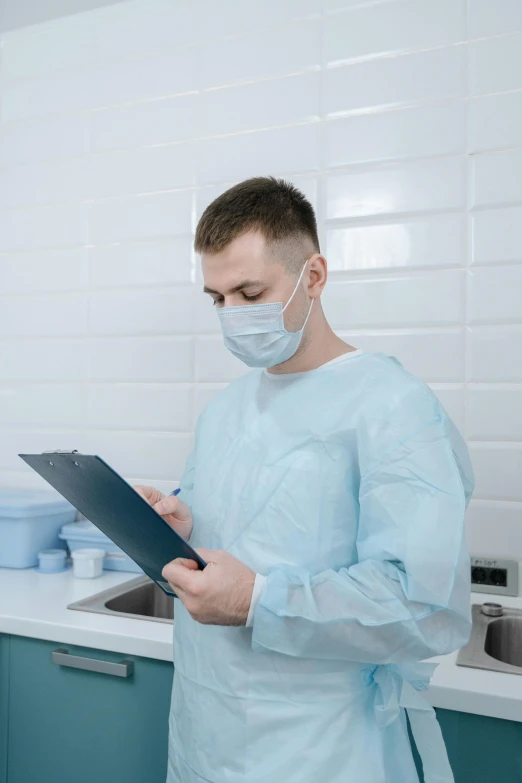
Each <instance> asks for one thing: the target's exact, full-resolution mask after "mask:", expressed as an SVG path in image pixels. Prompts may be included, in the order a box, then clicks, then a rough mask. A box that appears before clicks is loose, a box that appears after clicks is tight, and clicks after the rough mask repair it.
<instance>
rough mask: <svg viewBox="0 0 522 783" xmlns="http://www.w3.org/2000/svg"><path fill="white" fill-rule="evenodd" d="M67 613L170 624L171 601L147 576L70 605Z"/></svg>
mask: <svg viewBox="0 0 522 783" xmlns="http://www.w3.org/2000/svg"><path fill="white" fill-rule="evenodd" d="M67 609H75V610H78V611H80V612H95V613H97V614H109V615H113V616H115V617H134V618H136V619H138V620H154V621H156V622H160V623H172V622H173V619H174V598H172V597H170V596H168V595H166V594H165V593H164V592H163V590H161V589H160V588H159V587H158V586H157V584H156V583H155V582H153V581H152V580H151V579H149V577H148V576H139V577H138V578H137V579H132V580H130V581H129V582H124V583H123V584H121V585H118V586H117V587H112V588H110V589H109V590H104V591H103V592H101V593H96V595H92V596H91V597H90V598H83V599H82V600H81V601H76V602H75V603H73V604H69V606H68V607H67Z"/></svg>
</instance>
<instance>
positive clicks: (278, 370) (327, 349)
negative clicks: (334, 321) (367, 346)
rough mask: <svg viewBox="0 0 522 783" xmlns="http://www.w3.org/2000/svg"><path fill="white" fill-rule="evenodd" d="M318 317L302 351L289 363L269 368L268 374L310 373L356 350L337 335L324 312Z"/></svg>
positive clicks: (289, 360)
mask: <svg viewBox="0 0 522 783" xmlns="http://www.w3.org/2000/svg"><path fill="white" fill-rule="evenodd" d="M318 315H319V318H318V319H317V323H314V324H311V326H313V328H312V329H311V330H310V332H311V334H310V336H309V337H308V341H307V342H306V343H305V344H304V345H303V349H302V351H297V353H296V354H295V356H292V357H291V358H290V359H288V361H286V362H283V363H282V364H278V365H276V366H275V367H271V368H269V370H268V372H270V373H274V374H275V375H281V374H287V373H294V372H309V371H310V370H316V369H317V368H318V367H321V365H323V364H326V363H327V362H331V361H332V359H337V357H338V356H342V355H343V354H345V353H351V352H352V351H355V350H356V348H354V347H353V346H352V345H348V343H345V342H344V340H341V338H340V337H338V336H337V335H336V334H335V332H334V331H333V330H332V328H331V327H330V324H329V323H328V321H327V320H326V318H325V317H324V314H323V312H322V311H321V312H320V314H318Z"/></svg>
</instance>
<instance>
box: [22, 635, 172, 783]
mask: <svg viewBox="0 0 522 783" xmlns="http://www.w3.org/2000/svg"><path fill="white" fill-rule="evenodd" d="M58 648H65V649H67V650H68V652H69V654H70V655H71V656H82V657H88V658H95V659H98V660H103V661H112V662H121V661H122V660H124V659H125V660H132V661H133V662H134V671H133V674H132V675H131V676H130V677H128V678H123V677H119V676H114V675H111V674H102V673H98V672H93V671H87V670H84V669H76V668H68V667H65V666H60V665H57V664H54V663H52V662H51V653H52V652H53V651H54V650H57V649H58ZM172 674H173V667H172V664H169V663H166V662H163V661H153V660H150V659H148V658H140V657H137V656H131V655H124V654H121V653H110V652H106V651H99V650H93V649H89V648H82V647H75V646H74V645H67V644H57V643H54V642H47V641H41V640H38V639H26V638H24V637H15V636H13V637H11V654H10V699H9V736H8V783H43V781H49V783H50V782H51V781H52V783H71V781H74V783H93V782H94V781H102V782H103V783H144V782H145V781H146V782H147V783H165V778H166V774H167V739H168V714H169V705H170V695H171V687H172Z"/></svg>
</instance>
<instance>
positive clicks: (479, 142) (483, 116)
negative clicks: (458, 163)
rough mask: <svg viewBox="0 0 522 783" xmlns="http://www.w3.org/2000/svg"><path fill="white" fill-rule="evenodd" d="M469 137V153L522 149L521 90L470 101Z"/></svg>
mask: <svg viewBox="0 0 522 783" xmlns="http://www.w3.org/2000/svg"><path fill="white" fill-rule="evenodd" d="M521 8H522V4H521ZM469 135H470V138H469V151H470V152H484V151H486V150H494V149H502V148H503V147H522V90H520V91H519V92H509V93H505V94H504V93H503V94H500V95H485V96H481V97H479V98H472V99H471V100H470V102H469Z"/></svg>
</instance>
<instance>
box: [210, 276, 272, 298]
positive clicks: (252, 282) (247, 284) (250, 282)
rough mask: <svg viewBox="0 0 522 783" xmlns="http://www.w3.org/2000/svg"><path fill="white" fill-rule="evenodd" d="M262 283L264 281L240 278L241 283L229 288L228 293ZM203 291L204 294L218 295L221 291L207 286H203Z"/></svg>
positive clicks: (262, 284) (261, 284)
mask: <svg viewBox="0 0 522 783" xmlns="http://www.w3.org/2000/svg"><path fill="white" fill-rule="evenodd" d="M264 285H265V283H263V281H262V280H242V282H241V283H239V284H238V285H235V286H234V288H231V289H230V291H229V292H228V293H229V294H235V293H237V292H238V291H242V290H243V289H244V288H255V287H256V286H264ZM203 292H204V293H205V294H218V296H221V291H215V290H214V289H213V288H209V287H208V286H204V287H203Z"/></svg>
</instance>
